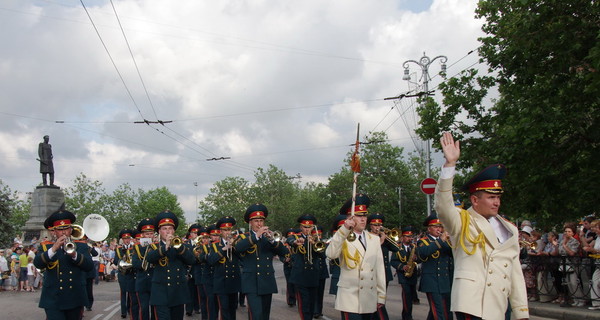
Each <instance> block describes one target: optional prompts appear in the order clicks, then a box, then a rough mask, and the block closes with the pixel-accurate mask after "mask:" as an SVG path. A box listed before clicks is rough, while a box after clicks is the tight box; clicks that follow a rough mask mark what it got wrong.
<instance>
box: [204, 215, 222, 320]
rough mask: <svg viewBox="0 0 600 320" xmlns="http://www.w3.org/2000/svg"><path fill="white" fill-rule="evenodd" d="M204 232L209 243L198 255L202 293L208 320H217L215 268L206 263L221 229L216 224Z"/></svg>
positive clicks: (219, 236)
mask: <svg viewBox="0 0 600 320" xmlns="http://www.w3.org/2000/svg"><path fill="white" fill-rule="evenodd" d="M206 232H207V233H208V235H209V240H208V242H209V243H205V244H203V246H202V251H201V252H199V255H198V260H199V261H200V263H201V264H202V266H203V267H204V268H203V270H202V280H201V282H202V286H203V287H204V292H206V311H207V316H208V320H217V319H218V315H219V303H218V301H217V297H216V296H215V292H214V290H213V285H214V284H213V278H214V273H215V267H214V266H213V265H211V264H210V263H208V256H209V255H210V252H211V251H212V249H211V247H212V244H213V243H214V244H215V245H216V244H218V243H219V241H221V229H219V228H217V225H216V224H212V225H210V226H208V227H206ZM202 319H206V318H205V317H204V314H203V315H202Z"/></svg>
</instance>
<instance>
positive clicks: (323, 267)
mask: <svg viewBox="0 0 600 320" xmlns="http://www.w3.org/2000/svg"><path fill="white" fill-rule="evenodd" d="M311 235H312V237H313V238H317V241H320V242H321V243H323V244H324V243H325V242H323V240H322V239H323V227H321V226H316V227H315V228H314V229H313V230H312V231H311ZM325 246H327V245H326V244H325ZM323 248H325V247H323ZM323 250H324V249H323ZM317 259H319V287H318V288H317V300H316V301H315V310H314V315H313V318H315V319H319V318H320V317H322V316H323V299H324V298H325V282H327V278H329V270H328V269H327V257H325V255H323V256H321V255H317Z"/></svg>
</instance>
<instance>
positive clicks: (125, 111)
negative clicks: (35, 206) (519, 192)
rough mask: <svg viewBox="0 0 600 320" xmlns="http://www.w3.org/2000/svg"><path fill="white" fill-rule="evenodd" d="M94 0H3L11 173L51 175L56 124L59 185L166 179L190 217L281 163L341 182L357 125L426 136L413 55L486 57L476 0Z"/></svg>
mask: <svg viewBox="0 0 600 320" xmlns="http://www.w3.org/2000/svg"><path fill="white" fill-rule="evenodd" d="M83 4H84V5H85V7H84V6H83V5H82V3H81V2H80V1H78V0H53V1H51V0H48V1H42V0H5V1H2V2H1V3H0V30H1V31H0V41H1V43H2V49H0V140H1V141H2V143H0V179H2V181H3V182H4V184H6V185H8V186H10V187H11V189H13V190H18V191H20V192H22V193H23V194H25V192H29V191H32V190H33V189H34V188H35V186H36V185H38V184H39V183H40V182H41V175H40V174H39V164H38V162H37V161H36V158H37V146H38V143H40V142H41V141H42V137H43V136H44V135H46V134H47V135H49V136H50V143H51V144H52V146H53V151H54V156H55V160H54V165H55V169H56V184H57V185H59V186H62V187H68V186H69V184H70V183H71V182H72V181H73V179H74V178H75V177H76V176H77V175H78V174H79V173H85V174H86V175H87V176H88V177H89V178H91V179H93V180H99V181H101V182H102V183H103V184H104V186H105V187H106V189H107V191H109V192H111V191H112V190H113V188H114V187H115V186H118V185H120V184H123V183H129V184H130V185H131V186H132V187H133V188H134V189H137V188H143V189H145V190H149V189H152V188H156V187H161V186H166V187H168V188H169V190H170V191H171V192H173V193H175V194H177V195H178V197H179V201H180V203H181V205H182V207H183V208H184V210H185V211H186V215H187V216H188V217H190V218H193V217H194V215H195V212H196V209H195V207H196V206H195V205H194V203H195V201H196V198H197V199H202V197H204V196H205V195H206V194H207V193H208V192H209V189H210V187H211V186H212V185H213V183H214V182H216V181H219V180H222V179H223V178H225V177H227V176H240V177H244V178H247V179H249V180H252V179H253V172H254V170H255V169H256V168H258V167H262V168H266V167H267V166H268V165H269V164H273V165H276V166H277V167H279V168H281V169H283V170H285V171H286V172H287V173H288V174H289V175H290V176H295V175H297V174H300V176H301V177H302V178H301V181H302V182H308V181H317V182H326V181H327V177H328V176H329V175H331V174H332V173H335V172H337V171H339V169H340V167H342V166H343V165H345V163H344V162H343V161H344V158H345V156H346V153H347V152H348V151H349V150H350V147H349V146H348V145H349V144H351V143H353V141H354V140H355V136H356V126H357V123H360V126H361V136H362V135H364V134H366V133H367V132H369V131H385V132H386V133H387V134H388V136H389V138H390V143H391V144H393V145H398V146H402V147H405V149H406V150H407V151H414V150H415V145H416V146H420V144H418V143H415V142H413V140H412V139H411V136H410V134H409V132H411V130H413V129H414V127H415V114H414V103H415V101H414V100H412V99H405V100H402V101H400V102H397V103H394V102H393V101H389V100H384V98H386V97H393V96H397V95H399V94H402V93H406V92H409V91H410V90H418V88H417V87H416V85H417V84H416V81H417V80H419V77H420V76H421V68H420V67H418V66H417V65H415V64H410V73H411V75H412V80H413V83H411V82H407V81H404V80H402V76H403V73H404V68H403V62H404V61H406V60H409V59H414V60H419V59H420V58H421V57H422V56H423V53H424V52H425V53H426V54H427V56H429V57H430V58H433V57H435V56H438V55H445V56H447V57H448V62H447V65H448V74H449V75H450V76H451V75H454V74H457V73H458V72H460V71H461V70H463V69H466V68H469V67H471V66H476V67H480V68H483V66H481V65H479V64H477V63H478V59H479V58H478V57H477V55H476V53H473V54H469V52H470V51H472V50H474V49H476V48H477V47H478V45H479V44H478V42H477V37H479V36H481V35H482V32H481V29H480V28H481V24H482V22H481V21H479V20H476V19H475V18H474V13H473V12H474V9H475V5H476V1H475V0H397V1H392V0H377V1H364V0H338V1H322V0H303V1H267V0H248V1H246V0H222V1H198V0H177V1H163V0H112V3H111V1H110V0H83ZM440 68H441V65H440V59H438V60H435V61H433V62H432V63H431V65H430V75H431V76H432V79H431V81H430V85H429V87H430V89H434V88H435V86H436V85H437V84H439V83H440V81H442V80H443V79H441V77H439V76H436V74H437V72H439V70H440ZM143 120H148V121H154V122H156V121H158V120H160V121H168V123H165V124H164V125H160V124H150V125H147V124H143V123H135V122H139V121H143ZM221 157H229V158H230V159H227V160H219V161H214V160H213V161H207V159H212V158H221ZM439 164H440V163H434V165H439ZM195 182H196V183H197V185H198V186H197V187H196V186H195V185H194V183H195Z"/></svg>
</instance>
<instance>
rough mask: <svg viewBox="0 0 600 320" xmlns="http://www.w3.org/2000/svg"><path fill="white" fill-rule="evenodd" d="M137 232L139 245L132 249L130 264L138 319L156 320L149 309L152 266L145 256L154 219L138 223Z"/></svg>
mask: <svg viewBox="0 0 600 320" xmlns="http://www.w3.org/2000/svg"><path fill="white" fill-rule="evenodd" d="M137 230H138V232H139V234H140V235H141V237H140V243H139V244H136V245H135V246H134V247H133V255H132V256H131V264H132V265H133V269H134V272H135V292H136V295H137V299H138V301H139V308H140V317H141V319H142V320H149V319H156V316H155V315H154V312H153V310H152V309H151V308H150V289H151V288H152V275H153V273H154V265H152V264H150V263H148V260H147V256H146V255H147V254H148V251H149V248H150V247H151V245H152V244H153V241H152V238H153V237H154V230H155V226H154V219H152V218H145V219H143V220H142V221H140V222H139V223H138V226H137Z"/></svg>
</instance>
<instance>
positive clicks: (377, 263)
mask: <svg viewBox="0 0 600 320" xmlns="http://www.w3.org/2000/svg"><path fill="white" fill-rule="evenodd" d="M349 233H350V230H348V229H347V228H346V227H345V226H341V227H340V229H339V230H338V231H337V232H336V233H335V234H334V235H333V238H332V239H331V242H330V243H329V246H328V247H327V249H326V251H325V254H326V255H327V257H328V258H329V259H337V258H339V259H340V270H341V272H340V280H339V282H338V290H337V296H336V299H335V309H336V310H339V311H344V312H350V313H373V312H375V311H377V304H378V303H382V304H383V303H385V293H386V288H385V268H384V266H383V253H382V252H381V244H380V241H379V236H377V235H374V234H371V233H370V232H363V236H364V237H366V243H367V249H366V251H365V249H364V248H363V246H362V245H361V243H360V241H359V240H358V238H357V239H356V240H355V241H352V242H350V241H347V240H346V237H347V236H348V234H349ZM345 255H347V256H348V257H346V258H345V257H344V256H345ZM349 257H351V258H357V259H356V261H355V260H351V259H348V258H349Z"/></svg>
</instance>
